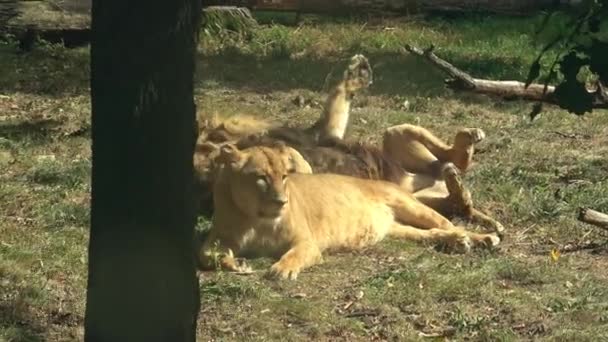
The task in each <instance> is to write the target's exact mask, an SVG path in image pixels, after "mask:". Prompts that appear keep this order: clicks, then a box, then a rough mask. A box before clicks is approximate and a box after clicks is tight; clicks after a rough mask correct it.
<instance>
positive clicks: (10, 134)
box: [0, 119, 62, 141]
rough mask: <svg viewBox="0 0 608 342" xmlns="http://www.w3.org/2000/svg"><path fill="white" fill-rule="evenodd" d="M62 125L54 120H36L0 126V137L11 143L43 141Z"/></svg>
mask: <svg viewBox="0 0 608 342" xmlns="http://www.w3.org/2000/svg"><path fill="white" fill-rule="evenodd" d="M61 125H62V123H61V122H60V121H57V120H54V119H38V120H32V121H21V122H17V123H8V124H0V136H2V137H5V138H7V139H9V140H12V141H22V140H44V139H47V138H49V137H50V136H51V135H52V134H53V132H54V131H55V130H56V129H57V128H58V127H60V126H61Z"/></svg>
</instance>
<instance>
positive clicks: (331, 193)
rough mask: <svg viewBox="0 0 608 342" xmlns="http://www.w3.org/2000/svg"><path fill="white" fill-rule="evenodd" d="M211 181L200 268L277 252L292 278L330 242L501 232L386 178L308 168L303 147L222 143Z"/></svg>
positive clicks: (490, 238) (488, 238) (491, 240)
mask: <svg viewBox="0 0 608 342" xmlns="http://www.w3.org/2000/svg"><path fill="white" fill-rule="evenodd" d="M218 158H219V160H220V162H221V163H222V167H221V168H220V170H219V171H218V174H217V179H216V182H215V184H214V191H213V197H214V198H213V200H214V206H215V212H214V216H213V225H212V228H211V231H210V232H209V235H208V237H207V239H206V240H205V242H204V244H203V247H202V249H201V253H200V258H201V260H200V261H201V265H202V267H203V268H207V269H209V268H214V267H217V266H220V267H221V268H224V269H226V270H230V271H235V272H242V271H248V270H249V268H248V267H247V266H246V265H244V264H240V263H238V262H237V261H236V259H235V257H237V256H253V257H259V256H276V257H278V256H280V259H279V261H277V262H276V263H275V264H274V265H272V267H271V268H270V274H271V275H273V276H276V277H280V278H289V279H295V278H296V277H297V276H298V273H300V271H301V270H302V269H304V268H306V267H309V266H311V265H314V264H317V263H319V262H320V261H321V253H322V252H323V251H325V250H328V249H330V250H331V249H337V248H340V249H342V248H360V247H363V246H367V245H371V244H374V243H377V242H378V241H380V240H382V239H383V238H384V237H385V236H387V235H389V236H394V237H399V238H403V239H408V240H414V241H421V242H423V241H424V242H431V243H443V244H446V245H447V246H451V247H452V248H455V249H456V250H462V251H468V250H469V249H470V247H471V246H480V245H483V246H495V245H497V244H498V243H499V242H500V239H499V238H498V237H497V236H495V235H491V234H476V233H472V232H467V231H465V230H464V229H462V228H459V227H455V226H454V225H452V223H451V222H450V221H449V220H447V219H446V218H444V217H443V216H441V215H440V214H439V213H437V212H435V211H434V210H433V209H431V208H429V207H427V206H426V205H424V204H423V203H421V202H420V201H418V200H416V198H414V197H413V196H412V194H410V193H409V192H407V191H406V190H404V189H403V188H401V187H399V186H397V185H396V184H392V183H388V182H385V181H374V180H365V179H360V178H354V177H350V176H344V175H336V174H307V173H298V172H297V171H304V172H308V171H309V169H302V168H301V165H302V164H301V161H303V158H301V155H300V156H299V153H298V152H297V151H296V150H294V149H292V148H290V147H285V146H278V147H275V148H270V147H265V146H256V147H251V148H248V149H245V150H239V149H238V148H237V147H236V146H234V145H232V144H226V145H224V146H222V147H221V152H220V156H219V157H218ZM295 160H297V161H298V162H295Z"/></svg>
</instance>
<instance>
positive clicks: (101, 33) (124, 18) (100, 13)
mask: <svg viewBox="0 0 608 342" xmlns="http://www.w3.org/2000/svg"><path fill="white" fill-rule="evenodd" d="M200 6H201V1H200V0H159V1H144V0H140V1H136V0H94V1H93V10H92V42H91V102H92V121H93V128H92V135H93V137H92V138H93V145H92V151H93V178H92V200H91V234H90V242H89V278H88V291H87V307H86V318H85V340H86V341H146V342H148V341H195V338H196V321H197V315H198V310H199V305H200V302H199V292H198V291H199V289H198V279H197V277H196V264H195V259H194V245H193V241H194V239H193V234H194V224H195V211H194V209H195V208H194V205H193V204H194V200H193V198H194V197H193V166H192V155H193V150H194V143H195V140H196V131H195V127H196V125H195V105H194V100H193V74H194V56H195V51H196V40H197V29H198V26H199V20H200V14H201V8H200Z"/></svg>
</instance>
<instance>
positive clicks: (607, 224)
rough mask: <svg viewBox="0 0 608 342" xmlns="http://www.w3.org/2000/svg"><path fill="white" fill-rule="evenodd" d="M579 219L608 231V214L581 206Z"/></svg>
mask: <svg viewBox="0 0 608 342" xmlns="http://www.w3.org/2000/svg"><path fill="white" fill-rule="evenodd" d="M579 210H580V211H579V213H578V220H579V221H581V222H585V223H588V224H591V225H594V226H596V227H599V228H601V229H604V230H607V231H608V215H606V214H604V213H600V212H599V211H595V210H593V209H589V208H580V209H579Z"/></svg>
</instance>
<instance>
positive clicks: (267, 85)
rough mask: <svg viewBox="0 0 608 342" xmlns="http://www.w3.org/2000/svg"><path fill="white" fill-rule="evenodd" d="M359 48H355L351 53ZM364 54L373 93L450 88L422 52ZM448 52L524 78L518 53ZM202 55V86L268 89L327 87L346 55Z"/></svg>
mask: <svg viewBox="0 0 608 342" xmlns="http://www.w3.org/2000/svg"><path fill="white" fill-rule="evenodd" d="M356 53H358V52H357V51H352V52H351V53H350V54H348V56H351V55H354V54H356ZM365 55H366V57H368V59H369V60H370V63H371V64H372V68H373V70H374V84H373V85H372V86H371V87H370V89H369V92H370V93H371V94H374V95H389V96H424V97H435V96H440V95H441V94H444V93H445V87H444V84H443V81H444V79H445V77H446V76H445V74H443V73H442V72H441V71H439V70H438V69H437V68H436V67H434V66H432V65H431V64H429V62H427V61H425V60H423V59H422V58H420V57H417V56H413V55H404V54H399V53H372V54H365ZM444 55H445V58H446V60H448V61H450V62H451V63H453V64H454V65H456V66H457V67H458V68H461V69H462V70H464V71H466V72H469V73H471V75H472V76H474V77H485V76H483V75H488V74H490V75H495V76H499V77H498V78H501V79H521V74H522V70H525V67H526V66H527V61H525V60H524V59H523V58H517V57H508V56H504V57H494V58H485V57H484V58H480V57H477V58H475V57H471V56H464V55H458V54H455V53H446V54H444ZM198 60H199V64H198V69H197V75H196V77H195V80H196V86H197V87H203V88H207V87H213V86H217V85H220V86H226V87H230V88H235V89H246V90H249V91H254V92H260V93H268V92H272V91H288V90H291V89H307V90H311V91H327V89H328V87H329V86H331V85H333V84H334V83H335V81H337V80H338V79H339V78H340V77H341V75H342V72H343V71H344V69H345V68H346V61H347V58H343V59H336V58H320V59H310V58H300V59H290V58H289V57H287V56H285V57H282V56H274V57H264V58H259V57H255V56H252V55H248V54H243V53H240V52H238V51H236V50H232V51H229V52H228V51H227V52H224V53H222V54H218V55H212V56H205V55H202V54H199V56H198Z"/></svg>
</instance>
